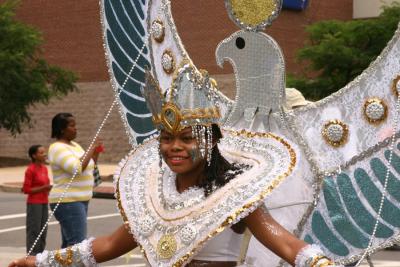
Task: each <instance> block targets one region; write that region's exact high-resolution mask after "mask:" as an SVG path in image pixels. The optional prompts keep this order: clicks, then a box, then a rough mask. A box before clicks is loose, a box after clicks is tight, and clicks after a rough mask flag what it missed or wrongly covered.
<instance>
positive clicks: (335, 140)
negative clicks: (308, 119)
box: [322, 120, 349, 147]
mask: <svg viewBox="0 0 400 267" xmlns="http://www.w3.org/2000/svg"><path fill="white" fill-rule="evenodd" d="M348 135H349V128H348V127H347V125H346V124H344V123H343V122H341V121H340V120H331V121H329V122H327V123H326V124H325V125H324V127H323V129H322V136H323V137H324V139H325V141H326V142H327V143H328V144H330V145H331V146H333V147H339V146H342V145H343V144H345V143H346V142H347V138H348Z"/></svg>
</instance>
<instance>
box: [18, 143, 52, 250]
mask: <svg viewBox="0 0 400 267" xmlns="http://www.w3.org/2000/svg"><path fill="white" fill-rule="evenodd" d="M28 154H29V157H30V158H31V160H32V163H30V164H29V165H28V167H27V169H26V171H25V180H24V185H23V187H22V191H23V192H24V193H25V194H27V195H28V198H27V201H26V202H27V208H26V251H27V253H29V250H30V249H31V247H32V246H33V244H34V242H35V240H36V238H37V237H38V236H39V233H40V231H41V230H42V228H43V227H44V226H45V224H46V222H47V219H48V202H49V201H48V195H49V191H50V189H51V185H50V180H49V175H48V172H47V167H46V165H45V162H46V159H47V155H46V150H45V148H44V147H43V146H41V145H34V146H31V147H30V148H29V151H28ZM46 235H47V228H46V229H44V230H43V233H42V235H41V237H40V238H39V239H38V241H37V243H36V245H35V247H34V248H33V249H32V251H31V253H30V255H36V254H38V253H40V252H42V251H43V250H44V249H45V246H46Z"/></svg>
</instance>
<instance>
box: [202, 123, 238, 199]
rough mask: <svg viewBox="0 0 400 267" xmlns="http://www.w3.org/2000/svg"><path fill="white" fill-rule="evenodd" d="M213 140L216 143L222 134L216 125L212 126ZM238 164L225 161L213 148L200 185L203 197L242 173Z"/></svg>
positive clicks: (216, 147)
mask: <svg viewBox="0 0 400 267" xmlns="http://www.w3.org/2000/svg"><path fill="white" fill-rule="evenodd" d="M212 132H213V140H214V141H216V142H217V143H218V141H219V140H220V139H221V138H222V133H221V130H220V129H219V127H218V126H217V125H216V124H213V125H212ZM244 167H245V166H240V165H238V164H234V163H233V164H232V163H230V162H229V161H227V160H226V159H225V158H224V157H223V156H222V155H221V153H220V151H219V149H218V146H216V145H215V146H214V147H213V149H212V152H211V162H210V164H209V165H207V164H206V166H205V176H206V178H205V180H203V182H202V183H201V184H200V186H201V187H203V188H204V192H205V195H206V196H208V195H210V194H211V193H212V192H213V191H215V190H216V189H217V188H219V187H222V186H224V185H225V184H226V183H228V182H229V181H230V180H232V179H233V178H235V177H236V176H237V175H238V174H241V173H243V168H244Z"/></svg>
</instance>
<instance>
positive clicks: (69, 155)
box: [48, 113, 100, 248]
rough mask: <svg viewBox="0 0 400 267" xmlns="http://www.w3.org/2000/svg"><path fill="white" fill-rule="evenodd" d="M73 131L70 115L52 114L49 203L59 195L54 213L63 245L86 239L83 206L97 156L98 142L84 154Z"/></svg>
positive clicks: (74, 128) (75, 130)
mask: <svg viewBox="0 0 400 267" xmlns="http://www.w3.org/2000/svg"><path fill="white" fill-rule="evenodd" d="M76 134H77V129H76V122H75V118H74V117H73V116H72V114H70V113H59V114H57V115H56V116H54V118H53V120H52V132H51V137H52V138H56V142H54V143H53V144H51V145H50V147H49V153H48V158H49V161H50V166H51V170H52V172H53V188H52V190H51V191H50V195H49V202H50V207H51V209H52V210H54V209H55V207H56V206H57V203H58V201H59V200H60V198H61V197H62V198H61V201H60V204H59V206H58V207H57V208H56V210H55V212H54V216H55V217H56V219H57V220H58V221H59V223H60V226H61V236H62V245H61V246H62V247H63V248H65V247H68V246H70V245H73V244H76V243H79V242H81V241H82V240H84V239H85V238H86V228H87V223H86V218H87V209H88V203H89V200H90V199H91V198H92V194H93V168H94V164H95V162H94V160H97V157H98V152H96V147H97V146H98V145H100V144H99V142H97V143H96V145H94V146H93V147H92V148H91V149H90V150H89V151H88V152H87V155H86V157H84V154H85V151H84V150H83V148H82V147H81V146H80V145H79V144H78V143H76V142H74V141H73V140H74V139H75V138H76ZM72 178H73V179H72ZM68 185H70V186H69V188H68V190H66V191H65V188H66V187H67V186H68ZM64 191H65V192H64Z"/></svg>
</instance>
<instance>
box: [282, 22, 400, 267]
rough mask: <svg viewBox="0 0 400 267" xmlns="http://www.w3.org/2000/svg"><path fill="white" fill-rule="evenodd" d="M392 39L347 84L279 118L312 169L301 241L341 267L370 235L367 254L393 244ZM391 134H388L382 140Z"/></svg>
mask: <svg viewBox="0 0 400 267" xmlns="http://www.w3.org/2000/svg"><path fill="white" fill-rule="evenodd" d="M399 39H400V30H399V29H398V30H397V32H396V34H395V36H394V38H393V39H392V40H391V41H390V42H389V44H388V46H387V47H386V48H385V50H384V51H383V52H382V54H381V55H380V56H379V57H378V58H377V59H376V60H375V62H373V63H372V64H371V65H370V67H369V68H368V69H366V70H365V71H364V72H363V73H362V74H361V75H360V76H359V77H357V78H356V79H355V80H354V81H353V82H351V83H350V84H348V85H347V86H346V87H345V88H343V89H341V90H340V91H338V92H337V93H335V94H333V95H331V96H329V97H327V98H325V99H323V100H321V101H319V102H316V103H313V104H311V105H309V106H307V107H304V108H300V109H298V110H295V111H294V112H293V113H290V114H289V115H288V117H287V118H288V121H289V125H290V129H291V130H292V132H293V135H294V136H295V137H296V139H297V140H298V143H300V144H302V146H303V149H304V151H305V156H306V157H307V159H308V161H309V162H310V165H311V166H312V169H313V172H314V174H315V184H314V185H315V186H316V188H317V190H316V191H317V192H315V198H314V200H315V203H316V205H315V206H312V207H310V208H309V211H308V212H307V214H306V215H305V217H304V218H303V220H302V222H301V223H300V225H299V229H302V234H301V236H302V237H303V238H304V239H305V240H306V241H307V242H310V243H317V244H319V245H321V246H322V247H323V248H325V249H326V251H327V252H328V253H330V255H331V256H332V257H333V258H335V259H338V260H341V261H342V262H344V263H346V262H351V261H354V260H356V258H359V256H360V255H361V254H362V253H363V252H364V250H365V249H366V248H367V247H368V244H369V242H370V239H371V237H372V236H373V235H374V234H375V239H373V242H372V246H371V247H372V248H373V249H372V250H371V251H370V253H372V252H374V251H375V250H377V249H379V248H383V247H386V246H390V245H391V244H393V242H394V241H395V240H396V239H397V238H399V233H400V228H399V226H400V223H399V222H400V195H399V192H400V180H399V178H400V161H399V150H398V149H399V148H400V143H399V141H398V138H399V137H400V133H399V132H398V129H397V124H398V123H397V122H398V119H399V115H400V114H399V107H398V106H397V104H396V103H397V98H398V87H399V86H398V80H399V77H400V76H398V75H399V74H400V61H399V58H400V40H399ZM394 129H395V131H396V132H397V133H396V135H395V136H393V135H392V136H389V137H387V135H391V134H390V133H392V134H393V131H394ZM388 133H389V134H388ZM385 137H386V138H385ZM392 143H394V144H395V149H394V150H393V151H392V152H393V155H392V157H390V153H391V151H390V148H389V145H390V144H392ZM389 158H391V159H389ZM388 168H389V169H388ZM386 180H387V188H386V192H385V190H384V185H385V181H386ZM382 194H384V198H383V206H382V210H381V213H380V216H379V215H378V213H379V209H380V203H381V199H382ZM377 218H379V226H378V227H377V229H376V232H375V233H374V232H373V229H374V225H375V222H376V219H377ZM357 255H358V256H357Z"/></svg>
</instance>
